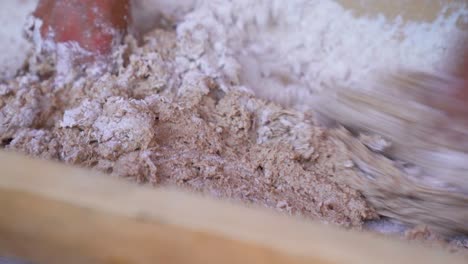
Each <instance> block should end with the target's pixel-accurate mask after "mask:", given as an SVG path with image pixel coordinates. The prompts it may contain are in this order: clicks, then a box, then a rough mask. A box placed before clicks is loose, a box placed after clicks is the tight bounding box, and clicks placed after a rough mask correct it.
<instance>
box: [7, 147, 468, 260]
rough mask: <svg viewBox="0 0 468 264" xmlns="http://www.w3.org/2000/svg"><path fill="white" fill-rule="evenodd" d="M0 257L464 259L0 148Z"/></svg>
mask: <svg viewBox="0 0 468 264" xmlns="http://www.w3.org/2000/svg"><path fill="white" fill-rule="evenodd" d="M0 211H1V216H0V255H3V256H5V255H8V256H21V257H25V258H28V259H30V260H34V261H36V263H48V264H49V263H50V264H53V263H119V264H120V263H291V264H294V263H317V264H319V263H320V264H322V263H323V264H325V263H329V264H332V263H347V264H348V263H349V264H353V263H355V264H358V263H359V264H366V263H372V264H375V263H424V264H430V263H453V264H456V263H466V259H462V258H459V257H457V256H455V255H449V254H447V253H445V252H439V251H437V250H434V249H431V250H429V249H426V248H423V247H418V246H415V245H409V244H407V243H404V242H402V241H394V240H390V239H382V238H377V237H375V236H372V235H370V234H364V233H358V232H349V231H344V230H339V229H335V228H332V227H330V226H324V225H320V224H317V223H310V222H306V221H303V220H301V219H295V218H290V217H286V216H282V215H278V214H275V213H273V212H269V211H266V210H261V209H255V208H246V207H243V206H240V205H236V204H233V203H229V202H222V201H215V200H212V199H208V198H206V197H201V196H198V195H194V194H187V193H184V192H180V191H176V190H169V189H155V188H151V187H148V186H137V185H135V184H131V183H128V182H126V181H124V180H119V179H115V178H113V177H111V176H106V175H104V176H103V175H100V174H97V173H94V172H89V171H87V170H81V169H75V168H69V167H66V166H63V165H58V164H54V163H49V162H46V161H39V160H32V159H29V158H25V157H23V156H19V155H17V154H12V153H5V152H0Z"/></svg>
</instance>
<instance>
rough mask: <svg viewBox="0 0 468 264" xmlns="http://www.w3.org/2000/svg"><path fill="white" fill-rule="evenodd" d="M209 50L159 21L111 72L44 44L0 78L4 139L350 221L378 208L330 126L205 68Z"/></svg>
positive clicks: (130, 42)
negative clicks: (78, 63) (60, 61)
mask: <svg viewBox="0 0 468 264" xmlns="http://www.w3.org/2000/svg"><path fill="white" fill-rule="evenodd" d="M201 53H203V46H201V45H200V43H199V42H197V40H196V36H195V37H194V36H190V35H184V36H183V39H181V37H178V36H177V34H176V33H175V32H174V31H171V30H162V29H157V30H154V31H152V32H150V33H148V34H147V35H146V36H145V37H144V39H143V42H142V44H141V45H138V44H137V41H136V40H135V39H134V38H133V37H131V36H129V37H128V38H127V39H126V41H125V44H124V45H122V46H121V47H119V49H118V50H117V52H116V53H115V54H114V59H113V63H112V64H111V66H110V70H109V71H100V72H99V71H96V69H95V68H93V67H88V68H87V69H78V70H76V69H75V70H74V71H72V73H73V76H72V77H70V76H67V78H61V77H60V76H59V75H60V74H63V73H64V72H65V71H63V69H61V70H60V69H59V70H57V71H55V70H54V67H51V64H53V63H54V59H53V58H52V59H51V57H50V56H49V57H48V55H44V53H41V52H39V53H36V54H35V55H32V57H31V58H30V59H29V64H28V65H27V66H26V67H25V69H24V70H23V72H22V73H21V74H20V75H19V76H18V77H17V78H15V79H12V80H10V81H7V82H4V83H2V84H1V85H0V137H1V138H0V140H1V145H2V147H3V148H6V149H10V150H16V151H21V152H23V153H27V154H29V155H32V156H36V157H41V158H45V159H52V160H59V161H62V162H66V163H69V164H74V165H79V166H84V167H89V168H93V169H96V170H99V171H103V172H105V173H109V174H114V175H118V176H121V177H128V178H131V179H135V180H137V181H139V182H144V183H151V184H155V185H176V186H179V187H182V188H185V189H189V190H193V191H196V192H202V193H206V194H208V195H210V196H214V197H220V198H228V199H233V200H238V201H242V202H244V203H249V204H254V205H261V206H264V207H268V208H274V209H276V210H279V211H283V212H287V213H289V214H292V215H301V216H305V217H308V218H313V219H318V220H322V221H324V222H329V223H334V224H339V225H342V226H346V227H357V228H359V227H361V225H362V223H363V221H365V220H369V219H375V218H377V217H378V216H377V214H376V212H375V210H374V209H373V208H372V207H370V206H369V205H368V204H367V202H366V201H365V199H364V198H363V197H362V195H361V194H360V193H359V192H357V191H355V190H354V189H352V188H350V187H348V186H347V185H346V184H344V183H343V182H344V181H343V179H344V178H347V177H352V174H354V173H356V172H355V170H353V169H352V168H353V166H354V164H353V162H351V159H350V156H349V155H348V152H347V150H346V147H345V146H344V145H343V144H342V143H340V142H337V141H333V140H332V139H331V138H329V132H328V130H327V129H325V128H322V127H319V126H317V125H316V124H315V123H314V121H313V119H312V117H311V116H309V115H307V114H305V113H300V112H296V111H293V110H289V109H285V108H282V107H280V106H278V105H275V104H273V103H267V102H265V101H262V100H260V99H258V98H256V97H255V96H254V95H253V94H252V92H251V91H250V90H249V89H247V88H245V87H242V86H241V85H240V84H239V83H238V82H236V80H235V78H224V77H223V76H221V75H220V76H213V75H211V76H209V75H207V74H206V73H205V72H206V68H203V67H204V66H203V65H197V61H196V60H195V59H194V58H195V57H194V56H196V54H201ZM234 68H235V67H234ZM202 69H205V70H202ZM233 71H234V70H233ZM228 72H229V71H228ZM231 72H232V71H231ZM234 75H235V74H234ZM232 76H233V75H231V77H232ZM62 77H63V76H62ZM58 79H60V80H73V81H70V82H63V81H57V80H58Z"/></svg>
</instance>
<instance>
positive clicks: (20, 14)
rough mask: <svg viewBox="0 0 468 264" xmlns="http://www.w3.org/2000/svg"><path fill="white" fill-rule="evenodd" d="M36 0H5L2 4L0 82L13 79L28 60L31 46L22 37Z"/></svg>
mask: <svg viewBox="0 0 468 264" xmlns="http://www.w3.org/2000/svg"><path fill="white" fill-rule="evenodd" d="M36 2H37V1H36V0H22V1H19V0H3V1H2V3H1V4H0V6H1V8H0V25H1V26H0V80H1V79H4V78H11V77H12V76H13V75H14V74H15V72H16V70H17V69H18V68H19V67H20V66H21V64H22V63H23V61H24V59H25V58H26V55H27V51H28V49H29V48H30V45H29V44H28V43H27V42H26V41H25V40H24V38H23V37H22V35H21V31H22V29H23V24H24V23H25V21H26V16H27V15H28V14H29V13H30V12H32V10H34V7H35V5H36Z"/></svg>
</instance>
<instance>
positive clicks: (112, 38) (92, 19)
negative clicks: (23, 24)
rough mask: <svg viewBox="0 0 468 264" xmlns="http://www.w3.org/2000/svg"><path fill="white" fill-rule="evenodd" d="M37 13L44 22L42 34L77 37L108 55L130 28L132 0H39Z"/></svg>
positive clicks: (87, 46) (85, 45)
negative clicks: (130, 0)
mask: <svg viewBox="0 0 468 264" xmlns="http://www.w3.org/2000/svg"><path fill="white" fill-rule="evenodd" d="M34 16H36V17H37V18H39V19H41V20H42V22H43V24H42V27H41V35H42V37H43V38H47V37H49V38H52V40H53V41H55V42H56V43H65V42H72V41H74V42H76V43H78V44H79V45H80V46H81V48H83V49H85V50H87V51H89V52H91V53H93V54H95V55H107V54H109V53H110V52H111V51H112V45H113V44H114V43H115V42H120V41H121V38H122V36H123V35H124V33H125V32H126V30H127V26H128V24H129V21H130V4H129V0H40V1H39V4H38V6H37V8H36V10H35V11H34Z"/></svg>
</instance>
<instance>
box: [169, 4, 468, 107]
mask: <svg viewBox="0 0 468 264" xmlns="http://www.w3.org/2000/svg"><path fill="white" fill-rule="evenodd" d="M453 5H457V4H453ZM458 6H459V8H458V11H455V12H452V13H451V14H450V13H448V12H447V9H448V7H447V9H445V10H442V11H441V12H440V14H439V17H438V18H437V19H436V20H435V21H433V22H430V23H421V22H419V23H418V22H412V21H404V20H403V19H402V18H401V17H397V18H396V19H395V20H389V19H386V18H385V17H384V16H383V15H379V16H375V17H355V16H353V14H352V13H351V11H349V10H346V9H344V8H343V7H342V6H340V5H339V4H338V3H336V2H334V1H332V0H317V1H307V0H290V1H281V0H256V1H252V0H237V1H222V0H215V1H213V0H209V1H200V3H199V4H198V6H197V8H195V10H194V11H193V12H191V13H189V14H188V15H187V16H186V17H185V19H184V21H183V22H182V23H181V24H180V25H179V26H178V29H179V31H178V32H179V35H184V34H186V33H187V32H188V33H190V34H192V36H193V37H196V38H199V39H200V42H203V45H204V46H203V52H201V55H200V57H199V58H198V59H199V61H198V64H199V65H200V66H201V67H204V68H205V69H206V72H207V73H211V74H212V75H219V74H220V71H219V70H221V72H223V71H224V73H225V74H226V75H227V76H229V78H230V79H231V80H233V81H237V80H236V78H240V80H241V83H242V84H243V85H246V86H249V87H250V88H252V89H254V90H255V92H256V93H257V94H258V95H259V96H261V97H264V98H265V97H266V98H268V99H274V100H275V101H279V102H281V103H286V104H294V105H297V104H307V100H308V95H309V94H310V92H312V91H317V90H321V89H323V88H325V87H327V86H330V85H335V84H339V85H345V86H349V87H355V86H358V85H364V83H365V82H366V80H369V79H370V77H371V76H372V73H375V72H379V71H389V70H393V69H396V68H398V67H408V68H413V69H419V70H428V71H440V70H443V69H444V68H446V66H445V65H444V63H445V62H446V60H445V58H449V57H450V56H451V54H452V53H451V51H452V50H453V47H454V46H457V45H456V41H457V37H459V36H461V35H462V34H466V32H463V31H461V30H460V29H458V28H457V26H456V24H457V22H458V23H460V20H464V22H465V23H466V21H467V20H468V9H467V5H466V4H463V2H459V3H458ZM236 63H239V64H240V65H238V64H236ZM236 73H238V74H239V76H237V75H236Z"/></svg>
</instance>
